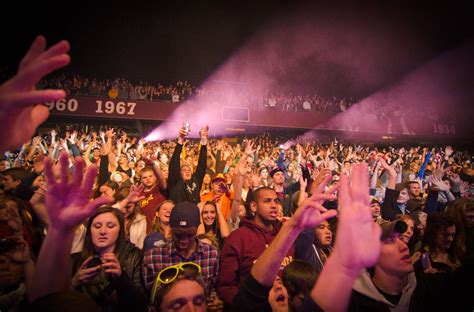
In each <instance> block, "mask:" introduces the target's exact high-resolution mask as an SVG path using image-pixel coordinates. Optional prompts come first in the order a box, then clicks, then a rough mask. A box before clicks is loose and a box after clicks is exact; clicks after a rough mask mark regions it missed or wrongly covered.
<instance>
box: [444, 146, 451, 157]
mask: <svg viewBox="0 0 474 312" xmlns="http://www.w3.org/2000/svg"><path fill="white" fill-rule="evenodd" d="M444 153H445V154H446V156H448V157H449V156H451V155H452V154H453V148H452V147H451V146H446V148H445V149H444Z"/></svg>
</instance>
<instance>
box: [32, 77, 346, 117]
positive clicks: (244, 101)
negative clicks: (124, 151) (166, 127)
mask: <svg viewBox="0 0 474 312" xmlns="http://www.w3.org/2000/svg"><path fill="white" fill-rule="evenodd" d="M234 85H235V84H234ZM38 87H39V88H54V89H63V90H66V92H67V94H68V95H71V96H74V95H83V96H97V97H108V98H113V99H115V98H117V99H132V100H133V99H140V100H148V101H156V100H164V101H171V102H174V103H182V102H185V101H186V100H188V99H194V100H196V101H199V99H200V98H203V97H206V98H209V99H211V101H212V100H214V101H218V102H219V103H226V105H233V106H241V107H242V106H243V107H249V108H253V109H271V110H284V111H318V112H330V113H338V112H342V111H345V110H346V109H348V108H349V107H350V106H351V105H352V103H351V100H349V99H345V98H337V97H335V96H333V97H330V98H325V97H323V96H321V95H318V94H313V95H299V94H293V93H291V92H281V91H275V92H273V91H269V90H266V91H262V92H252V91H250V88H248V86H245V85H244V86H241V85H238V87H235V86H234V87H232V86H231V87H229V86H228V85H227V84H225V85H222V83H221V84H219V83H214V84H212V83H210V84H206V85H203V86H200V87H196V86H193V85H191V84H190V83H189V82H188V81H177V82H176V83H175V84H172V85H168V86H165V85H163V84H160V83H149V82H143V81H139V82H137V83H132V82H130V81H129V80H127V79H124V78H116V79H107V80H100V79H96V78H86V77H82V76H80V75H73V76H66V75H65V74H64V73H62V74H58V75H55V76H51V77H48V78H45V79H43V80H41V81H40V83H39V85H38ZM229 88H230V89H238V92H229V91H228V90H229ZM234 91H235V90H234Z"/></svg>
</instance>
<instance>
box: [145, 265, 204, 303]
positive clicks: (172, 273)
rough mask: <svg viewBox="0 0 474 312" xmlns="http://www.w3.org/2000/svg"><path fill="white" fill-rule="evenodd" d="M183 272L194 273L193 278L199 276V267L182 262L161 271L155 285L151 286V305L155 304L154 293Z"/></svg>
mask: <svg viewBox="0 0 474 312" xmlns="http://www.w3.org/2000/svg"><path fill="white" fill-rule="evenodd" d="M185 270H189V271H192V272H194V273H195V274H194V276H197V275H199V274H201V271H202V269H201V266H199V264H197V263H194V262H183V263H180V264H176V265H172V266H169V267H167V268H164V269H163V270H161V271H160V272H159V273H158V275H157V276H156V279H155V284H154V285H153V291H152V295H151V305H153V304H154V302H155V297H156V292H157V290H158V288H160V286H163V285H168V284H171V283H173V282H174V281H175V280H176V278H177V277H178V276H179V275H180V273H182V272H184V271H185Z"/></svg>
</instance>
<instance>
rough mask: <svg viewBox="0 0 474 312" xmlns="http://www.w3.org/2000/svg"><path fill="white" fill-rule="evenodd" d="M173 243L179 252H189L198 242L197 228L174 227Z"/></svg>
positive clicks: (172, 229) (172, 230)
mask: <svg viewBox="0 0 474 312" xmlns="http://www.w3.org/2000/svg"><path fill="white" fill-rule="evenodd" d="M171 232H172V234H173V242H174V245H175V247H176V249H177V250H178V251H182V252H187V251H189V250H190V249H191V248H192V247H193V246H194V242H195V240H196V232H197V227H196V226H192V227H188V228H181V227H172V228H171Z"/></svg>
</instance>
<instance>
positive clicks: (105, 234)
mask: <svg viewBox="0 0 474 312" xmlns="http://www.w3.org/2000/svg"><path fill="white" fill-rule="evenodd" d="M119 233H120V223H119V220H118V219H117V217H115V215H114V214H113V213H111V212H106V213H102V214H100V215H98V216H97V217H95V218H94V220H92V223H91V239H92V244H93V245H94V247H95V249H96V251H98V252H100V253H102V252H113V251H114V249H115V243H116V241H117V238H118V235H119Z"/></svg>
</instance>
